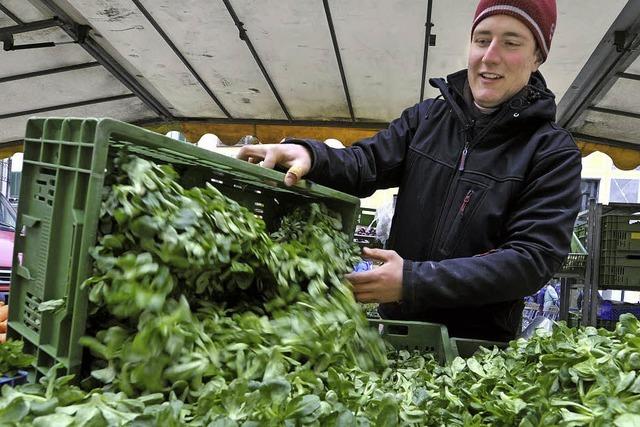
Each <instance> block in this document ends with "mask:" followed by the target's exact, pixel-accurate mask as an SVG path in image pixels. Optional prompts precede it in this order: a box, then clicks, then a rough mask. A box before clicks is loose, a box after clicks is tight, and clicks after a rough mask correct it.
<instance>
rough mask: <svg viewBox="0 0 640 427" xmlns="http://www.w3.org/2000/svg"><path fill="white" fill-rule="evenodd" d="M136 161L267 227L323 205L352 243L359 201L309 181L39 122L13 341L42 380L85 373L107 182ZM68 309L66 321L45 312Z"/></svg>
mask: <svg viewBox="0 0 640 427" xmlns="http://www.w3.org/2000/svg"><path fill="white" fill-rule="evenodd" d="M123 149H126V150H127V151H128V152H130V153H132V154H134V155H137V156H140V157H144V158H147V159H149V160H152V161H155V162H157V163H164V164H172V165H173V166H174V168H175V169H176V170H177V171H178V172H179V173H180V174H181V184H182V185H183V186H185V187H192V186H201V185H204V184H205V183H206V182H210V183H211V184H213V185H215V186H216V187H217V188H218V189H219V190H220V191H221V192H222V193H224V194H226V195H227V196H229V197H230V198H232V199H234V200H236V201H238V202H239V203H240V204H242V205H244V206H246V207H247V208H249V209H250V210H251V211H253V212H255V213H256V214H258V215H261V216H262V217H263V218H264V220H265V222H266V223H267V227H269V228H272V227H273V226H275V225H276V224H277V220H278V219H279V217H280V216H281V215H283V214H285V213H287V212H290V210H291V209H292V208H293V207H294V206H297V205H303V204H306V203H308V202H312V201H321V202H324V203H325V204H326V205H327V206H328V207H330V208H331V209H333V210H335V211H337V212H340V213H341V215H342V218H343V224H344V231H345V233H347V234H348V235H352V234H353V231H354V228H355V223H356V215H357V211H358V208H359V205H360V201H359V199H357V198H356V197H352V196H349V195H346V194H344V193H341V192H338V191H335V190H332V189H329V188H326V187H322V186H320V185H316V184H313V183H311V182H308V181H302V182H300V183H298V184H296V186H294V187H285V185H284V183H283V178H284V175H283V174H282V173H280V172H277V171H274V170H269V169H264V168H261V167H259V166H256V165H252V164H249V163H247V162H244V161H240V160H237V159H233V158H229V157H226V156H223V155H221V154H217V153H213V152H210V151H207V150H204V149H202V148H199V147H196V146H192V145H190V144H185V143H183V142H180V141H176V140H174V139H171V138H168V137H165V136H163V135H159V134H157V133H154V132H150V131H148V130H145V129H142V128H140V127H137V126H133V125H130V124H127V123H123V122H119V121H116V120H111V119H79V118H46V119H45V118H32V119H30V120H29V121H28V123H27V130H26V137H25V145H24V162H23V171H22V182H21V188H20V206H19V208H18V223H17V230H23V231H22V233H19V235H17V236H16V241H15V249H14V257H13V260H14V266H15V267H14V274H12V278H11V295H10V301H9V303H10V305H11V308H12V309H11V311H10V313H9V334H10V336H11V337H13V338H19V339H22V340H24V342H25V347H24V348H25V351H26V352H28V353H31V354H34V355H35V356H36V362H35V366H36V368H37V369H38V371H39V372H40V373H46V372H47V370H48V369H49V368H50V367H52V366H53V365H54V364H56V363H61V364H62V365H63V367H64V369H65V370H66V371H67V372H68V373H76V372H78V371H79V370H80V367H81V363H82V354H83V348H82V347H81V346H80V345H79V344H78V339H79V338H80V337H81V336H82V335H83V334H84V332H85V326H86V321H87V307H88V299H87V292H86V291H85V290H81V289H80V285H81V284H82V282H83V281H84V280H85V279H86V278H87V277H89V275H90V274H91V269H92V259H91V258H90V256H89V255H88V253H89V249H90V248H91V247H92V246H94V245H95V243H96V238H97V228H98V219H99V214H100V206H101V201H102V193H103V190H104V187H105V182H110V179H109V177H110V174H111V171H112V169H113V159H114V158H115V157H116V156H117V154H118V153H119V152H120V151H121V150H123ZM57 299H63V300H64V302H65V303H64V305H63V306H62V307H61V308H60V309H59V310H57V311H53V312H51V311H50V312H40V311H39V310H38V307H39V305H40V303H42V302H44V301H48V300H57Z"/></svg>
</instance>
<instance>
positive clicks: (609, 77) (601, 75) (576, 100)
mask: <svg viewBox="0 0 640 427" xmlns="http://www.w3.org/2000/svg"><path fill="white" fill-rule="evenodd" d="M639 46H640V1H629V2H627V4H626V5H625V6H624V8H623V9H622V11H621V12H620V14H619V15H618V17H617V18H616V20H615V21H614V22H613V24H612V25H611V26H610V27H609V29H608V30H607V33H606V34H605V35H604V37H603V38H602V40H601V41H600V43H599V44H598V46H597V47H596V49H595V50H594V52H593V54H592V55H591V57H590V58H589V60H588V61H587V63H586V64H585V65H584V67H583V68H582V70H581V71H580V73H579V74H578V76H577V77H576V79H575V80H574V81H573V83H572V84H571V86H570V87H569V89H568V90H567V92H566V93H565V95H564V96H563V97H562V99H561V100H560V102H559V104H558V120H557V121H558V124H560V126H562V127H565V128H568V129H570V128H571V127H572V126H573V125H574V123H576V122H577V121H578V120H579V119H580V116H581V115H582V113H583V112H584V111H585V110H586V109H587V108H589V107H590V106H591V105H594V104H596V103H597V102H598V101H599V100H600V99H601V98H602V97H603V96H604V95H605V94H606V93H607V91H608V90H609V89H611V87H612V86H613V84H614V83H615V81H616V79H617V78H618V76H617V75H618V73H620V72H624V70H626V69H627V67H628V66H629V65H631V64H632V63H633V62H634V61H635V60H636V58H637V57H638V55H640V50H639Z"/></svg>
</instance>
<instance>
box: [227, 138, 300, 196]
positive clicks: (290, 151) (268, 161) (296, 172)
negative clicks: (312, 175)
mask: <svg viewBox="0 0 640 427" xmlns="http://www.w3.org/2000/svg"><path fill="white" fill-rule="evenodd" d="M238 158H239V159H241V160H246V161H248V162H249V163H261V164H262V166H263V167H265V168H269V169H273V168H274V167H275V166H276V165H280V166H283V167H285V168H288V170H287V174H286V175H285V177H284V183H285V184H286V185H289V186H291V185H294V184H295V183H296V182H298V181H299V180H301V179H302V177H303V176H305V175H306V174H307V173H309V170H310V169H311V153H309V150H307V149H306V148H305V147H303V146H302V145H297V144H265V145H245V146H244V147H242V148H241V149H240V152H239V153H238Z"/></svg>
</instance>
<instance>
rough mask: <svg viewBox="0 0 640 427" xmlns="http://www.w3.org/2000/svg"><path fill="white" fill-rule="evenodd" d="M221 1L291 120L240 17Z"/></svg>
mask: <svg viewBox="0 0 640 427" xmlns="http://www.w3.org/2000/svg"><path fill="white" fill-rule="evenodd" d="M222 1H223V2H224V5H225V6H226V7H227V11H228V12H229V15H231V19H233V22H234V24H236V27H237V28H238V31H239V33H240V34H239V35H240V40H242V41H244V42H245V43H246V44H247V47H248V48H249V51H251V55H253V59H254V60H255V61H256V63H257V64H258V67H259V68H260V71H261V72H262V75H263V76H264V78H265V80H266V81H267V84H268V85H269V87H270V88H271V92H273V96H275V97H276V100H277V101H278V104H280V108H282V112H284V115H285V116H286V117H287V119H288V120H290V121H291V120H293V118H292V117H291V114H289V110H287V107H286V105H285V104H284V101H283V100H282V98H281V97H280V94H279V93H278V90H277V89H276V87H275V85H274V84H273V81H272V80H271V77H270V76H269V73H268V72H267V69H266V68H265V67H264V64H263V63H262V60H261V59H260V56H259V55H258V52H256V49H255V48H254V47H253V43H251V39H249V36H248V35H247V30H246V29H245V28H244V23H243V22H242V21H240V19H238V15H237V14H236V12H235V10H233V7H232V6H231V3H230V2H229V0H222Z"/></svg>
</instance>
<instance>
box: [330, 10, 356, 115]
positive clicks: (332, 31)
mask: <svg viewBox="0 0 640 427" xmlns="http://www.w3.org/2000/svg"><path fill="white" fill-rule="evenodd" d="M322 3H323V4H324V12H325V14H326V15H327V24H329V33H330V34H331V42H332V43H333V51H334V52H335V54H336V61H338V70H340V79H341V80H342V88H343V89H344V96H345V98H346V99H347V107H349V117H351V121H352V122H355V121H356V117H355V115H354V114H353V104H352V103H351V95H349V86H348V85H347V77H346V75H345V73H344V67H343V65H342V57H341V56H340V48H339V47H338V37H337V36H336V30H335V27H334V26H333V18H332V17H331V8H330V7H329V0H323V1H322Z"/></svg>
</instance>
